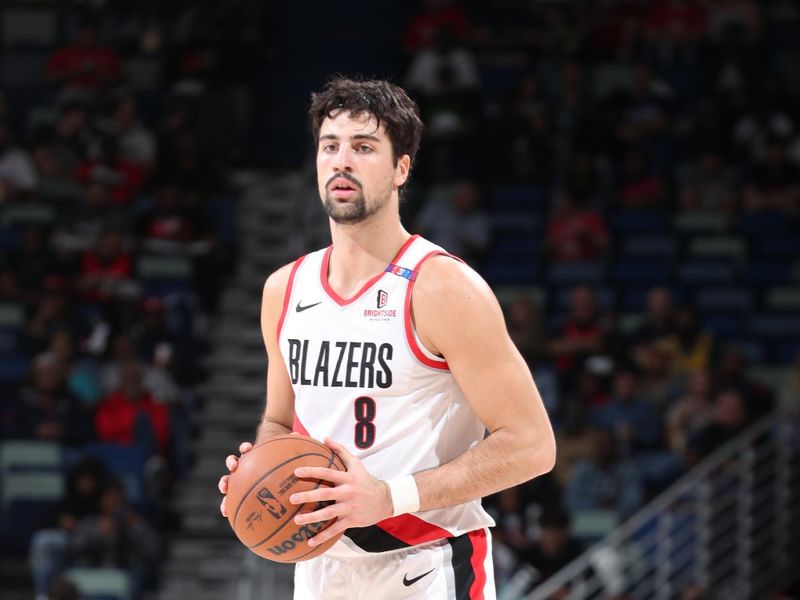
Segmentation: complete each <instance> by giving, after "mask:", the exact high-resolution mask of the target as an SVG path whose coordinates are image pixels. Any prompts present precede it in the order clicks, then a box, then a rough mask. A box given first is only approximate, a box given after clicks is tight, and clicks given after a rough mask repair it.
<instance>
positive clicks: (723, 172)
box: [677, 147, 739, 215]
mask: <svg viewBox="0 0 800 600" xmlns="http://www.w3.org/2000/svg"><path fill="white" fill-rule="evenodd" d="M677 178H678V203H679V204H680V207H681V208H682V209H683V210H686V211H695V212H708V213H712V214H713V213H724V214H728V215H732V214H734V213H735V211H736V210H737V209H738V190H739V179H738V176H737V173H736V171H735V170H734V169H733V168H732V167H731V166H730V165H729V164H728V163H727V161H726V160H725V158H724V157H723V155H722V153H721V152H719V151H717V150H716V149H714V148H711V147H704V148H700V149H699V150H698V152H697V156H696V157H695V158H694V159H693V160H690V161H687V164H686V165H684V166H683V167H682V168H680V169H679V170H678V175H677Z"/></svg>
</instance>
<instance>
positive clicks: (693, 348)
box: [662, 304, 716, 377]
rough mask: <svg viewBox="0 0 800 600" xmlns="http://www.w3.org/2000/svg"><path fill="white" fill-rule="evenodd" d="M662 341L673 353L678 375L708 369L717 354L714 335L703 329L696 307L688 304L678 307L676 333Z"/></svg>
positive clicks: (683, 375) (667, 349)
mask: <svg viewBox="0 0 800 600" xmlns="http://www.w3.org/2000/svg"><path fill="white" fill-rule="evenodd" d="M662 343H663V347H664V349H665V350H666V351H668V352H669V353H670V355H671V361H672V365H673V368H674V375H675V376H676V377H685V376H686V375H688V374H689V373H690V372H692V371H697V370H704V369H708V368H709V367H710V366H711V365H712V363H713V360H714V358H715V356H716V344H715V340H714V336H713V335H712V334H711V333H710V332H708V331H705V330H703V329H702V327H701V326H700V323H699V322H698V319H697V312H696V311H695V309H694V307H692V306H690V305H686V304H685V305H682V306H679V307H677V309H676V311H675V330H674V333H673V334H671V335H668V336H667V337H666V338H664V340H663V342H662Z"/></svg>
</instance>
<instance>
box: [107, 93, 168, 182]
mask: <svg viewBox="0 0 800 600" xmlns="http://www.w3.org/2000/svg"><path fill="white" fill-rule="evenodd" d="M104 125H105V130H106V132H107V134H108V135H111V136H113V137H114V138H115V139H116V140H117V143H118V145H119V157H120V159H121V160H122V161H123V162H124V163H132V164H134V165H136V166H137V167H139V169H141V170H142V171H143V173H144V174H147V173H150V172H151V171H152V170H153V167H154V166H155V162H156V138H155V136H154V135H153V133H152V132H151V131H150V130H149V129H148V128H147V127H145V125H144V124H143V123H142V121H141V119H140V118H139V113H138V103H137V101H136V97H135V96H133V95H132V94H120V95H119V96H118V97H117V98H116V101H115V102H114V105H113V108H112V111H111V114H110V115H109V116H108V118H107V121H106V122H105V124H104Z"/></svg>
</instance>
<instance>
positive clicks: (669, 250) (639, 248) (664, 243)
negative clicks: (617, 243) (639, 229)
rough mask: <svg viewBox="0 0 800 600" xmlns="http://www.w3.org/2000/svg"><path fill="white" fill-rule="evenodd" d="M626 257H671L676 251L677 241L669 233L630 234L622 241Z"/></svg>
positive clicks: (664, 258) (666, 258)
mask: <svg viewBox="0 0 800 600" xmlns="http://www.w3.org/2000/svg"><path fill="white" fill-rule="evenodd" d="M622 253H623V255H625V256H626V257H629V258H635V257H644V258H661V259H663V260H670V259H673V258H674V257H675V256H676V255H677V253H678V241H677V240H676V239H675V237H673V236H671V235H631V236H628V237H625V238H624V239H623V241H622Z"/></svg>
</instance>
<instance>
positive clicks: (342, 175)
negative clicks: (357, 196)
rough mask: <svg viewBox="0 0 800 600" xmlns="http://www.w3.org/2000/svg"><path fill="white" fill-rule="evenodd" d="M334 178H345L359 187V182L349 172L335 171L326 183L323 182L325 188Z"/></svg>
mask: <svg viewBox="0 0 800 600" xmlns="http://www.w3.org/2000/svg"><path fill="white" fill-rule="evenodd" d="M334 179H347V181H349V182H350V183H352V184H353V185H355V186H356V187H357V188H358V189H361V182H360V181H358V180H357V179H356V178H355V177H353V176H352V175H350V174H349V173H337V174H336V175H334V176H333V177H331V178H330V179H329V180H328V183H326V184H325V187H326V188H328V187H330V185H331V183H332V182H333V180H334Z"/></svg>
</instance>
